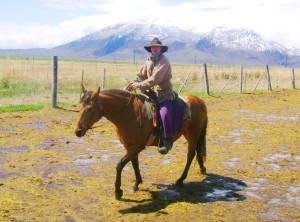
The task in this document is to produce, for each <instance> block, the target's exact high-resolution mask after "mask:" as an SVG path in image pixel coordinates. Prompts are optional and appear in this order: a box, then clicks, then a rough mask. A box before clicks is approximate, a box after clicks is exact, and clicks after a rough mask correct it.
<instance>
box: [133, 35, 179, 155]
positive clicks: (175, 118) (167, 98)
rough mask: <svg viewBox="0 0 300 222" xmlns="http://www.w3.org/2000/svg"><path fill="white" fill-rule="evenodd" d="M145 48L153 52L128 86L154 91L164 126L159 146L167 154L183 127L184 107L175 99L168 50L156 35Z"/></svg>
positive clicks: (160, 150)
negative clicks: (166, 53)
mask: <svg viewBox="0 0 300 222" xmlns="http://www.w3.org/2000/svg"><path fill="white" fill-rule="evenodd" d="M144 48H145V49H146V50H147V51H148V52H150V53H151V56H150V57H149V58H148V59H147V60H146V62H145V64H144V66H143V67H142V68H141V70H140V72H139V73H138V74H137V78H136V79H135V80H134V81H133V83H132V84H130V85H129V86H128V87H127V90H129V91H132V90H135V89H140V90H141V91H142V92H145V91H147V90H150V91H152V90H153V91H154V92H155V97H156V99H157V104H158V110H159V113H160V117H161V124H162V127H163V134H162V136H163V142H164V143H163V144H162V143H161V145H160V146H159V148H158V151H159V152H160V153H161V154H167V153H168V152H169V151H170V150H171V148H172V146H173V137H174V135H175V134H176V133H178V132H180V131H181V129H182V116H183V109H182V107H180V106H178V105H177V103H176V101H175V94H174V92H173V85H172V83H171V79H172V68H171V64H170V62H169V60H168V58H167V57H166V56H165V55H164V54H163V53H165V52H166V51H167V50H168V46H164V45H163V44H162V42H161V41H160V40H159V39H158V38H157V37H155V38H154V39H153V40H152V41H151V42H150V44H149V45H147V46H144Z"/></svg>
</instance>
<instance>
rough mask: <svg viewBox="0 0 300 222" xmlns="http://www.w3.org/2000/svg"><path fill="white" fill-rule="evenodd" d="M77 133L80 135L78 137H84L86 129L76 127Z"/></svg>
mask: <svg viewBox="0 0 300 222" xmlns="http://www.w3.org/2000/svg"><path fill="white" fill-rule="evenodd" d="M75 134H76V136H78V137H83V136H84V135H85V130H82V129H80V128H79V129H76V130H75Z"/></svg>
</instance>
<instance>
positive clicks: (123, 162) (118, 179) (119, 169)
mask: <svg viewBox="0 0 300 222" xmlns="http://www.w3.org/2000/svg"><path fill="white" fill-rule="evenodd" d="M128 162H129V159H128V157H127V155H125V156H124V157H123V158H122V159H121V160H120V162H119V163H118V165H117V176H116V182H115V198H116V199H117V200H120V199H121V198H122V196H123V190H122V189H121V176H122V170H123V168H124V167H125V165H126V164H127V163H128Z"/></svg>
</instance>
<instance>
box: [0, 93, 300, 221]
mask: <svg viewBox="0 0 300 222" xmlns="http://www.w3.org/2000/svg"><path fill="white" fill-rule="evenodd" d="M205 102H206V105H207V108H208V115H209V125H208V134H207V161H206V167H207V175H201V174H200V170H199V166H198V164H197V163H196V161H195V163H193V164H192V166H191V169H190V172H189V175H188V178H187V180H186V181H185V184H184V186H183V187H182V188H178V187H174V186H172V183H174V182H175V181H176V180H177V179H178V178H179V176H180V175H181V173H182V171H183V168H184V164H185V159H186V151H187V144H186V141H185V140H184V139H183V138H181V139H180V140H179V141H177V142H176V143H175V145H174V148H173V149H172V150H171V151H170V153H169V154H167V155H165V156H163V155H160V154H159V153H158V152H157V150H156V148H155V147H148V148H147V149H146V150H145V151H143V152H142V153H141V154H140V168H141V173H142V176H143V180H144V183H143V184H141V185H140V190H139V191H137V192H133V191H132V187H133V184H134V172H133V169H132V167H131V164H128V165H127V166H126V167H125V168H124V171H123V175H122V189H123V190H124V196H123V198H122V199H121V200H120V201H117V200H115V197H114V180H115V174H116V173H115V168H116V164H117V162H118V161H119V160H120V158H121V157H122V156H123V155H124V154H125V149H124V148H123V147H122V144H120V142H119V141H118V140H117V136H116V133H115V127H114V126H113V125H112V124H111V123H109V122H107V121H106V120H101V121H100V122H99V123H97V126H98V127H97V128H95V129H93V130H92V131H90V132H89V133H88V134H87V135H86V136H85V137H83V138H77V137H76V136H75V134H74V128H75V122H76V119H77V116H78V113H77V112H74V110H77V107H73V108H72V109H73V110H70V109H69V110H67V109H50V108H49V109H45V110H41V111H34V112H13V113H1V114H0V124H1V128H0V169H1V170H0V221H43V222H44V221H65V222H72V221H300V90H283V91H273V92H264V93H255V94H242V95H223V96H220V97H210V98H207V99H205Z"/></svg>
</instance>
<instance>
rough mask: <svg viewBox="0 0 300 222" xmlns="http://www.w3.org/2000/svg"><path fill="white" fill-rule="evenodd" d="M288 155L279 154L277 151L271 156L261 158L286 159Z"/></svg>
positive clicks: (271, 159) (270, 159)
mask: <svg viewBox="0 0 300 222" xmlns="http://www.w3.org/2000/svg"><path fill="white" fill-rule="evenodd" d="M288 157H291V154H285V155H283V154H279V153H276V154H274V155H272V156H269V157H265V158H263V160H267V161H275V160H278V159H286V158H288Z"/></svg>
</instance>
